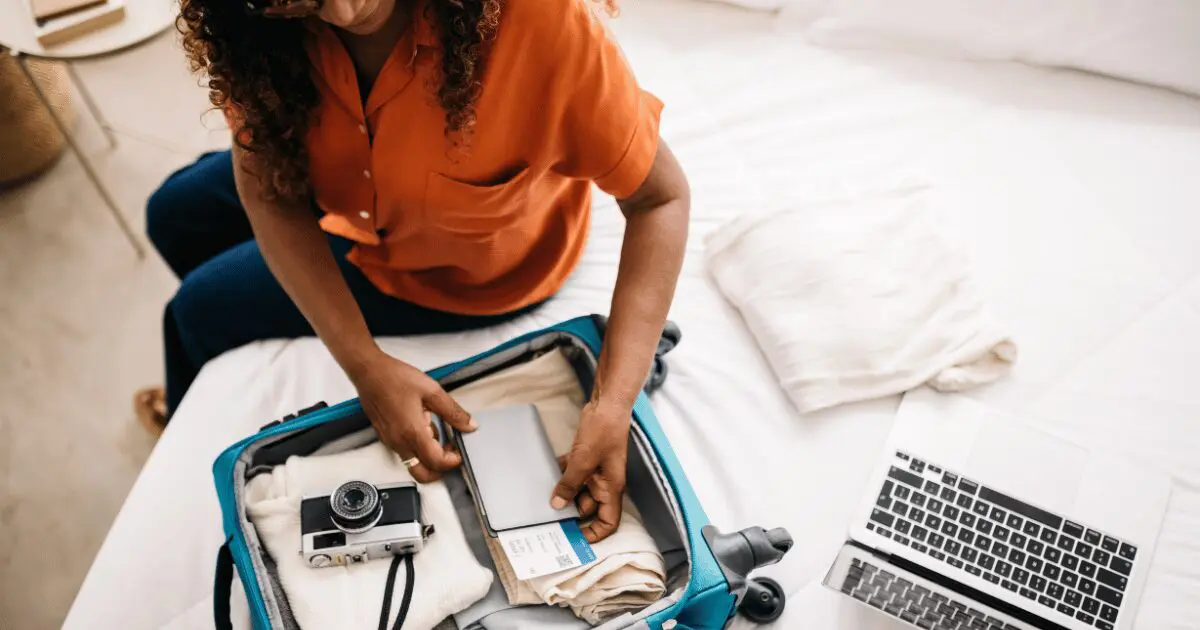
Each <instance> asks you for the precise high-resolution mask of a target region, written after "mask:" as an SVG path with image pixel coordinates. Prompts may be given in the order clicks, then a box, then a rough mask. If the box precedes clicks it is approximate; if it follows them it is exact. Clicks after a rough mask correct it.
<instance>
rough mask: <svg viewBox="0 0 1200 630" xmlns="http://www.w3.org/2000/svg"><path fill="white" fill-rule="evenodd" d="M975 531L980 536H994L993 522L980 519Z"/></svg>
mask: <svg viewBox="0 0 1200 630" xmlns="http://www.w3.org/2000/svg"><path fill="white" fill-rule="evenodd" d="M975 531H977V532H979V533H980V534H983V535H985V536H991V535H992V522H991V521H985V520H983V519H979V522H978V523H975Z"/></svg>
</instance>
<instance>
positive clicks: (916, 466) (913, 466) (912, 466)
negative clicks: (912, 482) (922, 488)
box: [908, 457, 925, 474]
mask: <svg viewBox="0 0 1200 630" xmlns="http://www.w3.org/2000/svg"><path fill="white" fill-rule="evenodd" d="M908 469H909V470H911V471H913V472H915V473H917V474H921V473H923V472H925V462H923V461H921V460H919V459H917V458H915V457H914V458H913V460H912V461H911V462H909V463H908Z"/></svg>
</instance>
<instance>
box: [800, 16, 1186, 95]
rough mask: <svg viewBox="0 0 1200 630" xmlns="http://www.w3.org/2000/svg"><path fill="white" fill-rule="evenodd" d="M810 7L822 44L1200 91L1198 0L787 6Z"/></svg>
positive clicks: (816, 36)
mask: <svg viewBox="0 0 1200 630" xmlns="http://www.w3.org/2000/svg"><path fill="white" fill-rule="evenodd" d="M814 6H815V7H816V8H815V9H814ZM813 10H816V11H817V12H819V14H820V17H819V18H818V19H817V20H816V21H815V22H813V23H812V24H811V26H810V27H809V29H808V32H809V35H810V39H812V40H813V41H814V42H815V43H819V44H823V45H830V46H842V47H857V48H904V49H906V50H910V51H913V52H918V53H934V54H940V55H949V56H954V57H960V58H967V59H989V60H1004V61H1024V62H1029V63H1035V64H1040V65H1046V66H1061V67H1070V68H1078V69H1081V70H1088V71H1091V72H1096V73H1100V74H1106V75H1110V76H1114V77H1120V78H1123V79H1131V80H1134V81H1138V82H1141V83H1147V84H1150V85H1157V86H1162V87H1167V88H1172V89H1175V90H1179V91H1182V92H1186V93H1189V94H1195V95H1200V0H907V1H898V0H819V2H817V3H816V4H815V5H814V3H813V0H809V1H808V2H797V3H796V4H795V9H793V10H785V14H790V13H792V12H793V11H796V12H799V13H801V14H807V13H811V12H812V11H813Z"/></svg>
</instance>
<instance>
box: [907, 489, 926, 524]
mask: <svg viewBox="0 0 1200 630" xmlns="http://www.w3.org/2000/svg"><path fill="white" fill-rule="evenodd" d="M918 496H919V495H915V494H914V495H913V498H914V499H915V498H917V497H918ZM908 518H909V519H911V520H913V521H915V522H917V523H918V524H919V523H924V522H925V512H924V511H923V510H919V509H917V508H915V507H914V508H912V509H910V510H909V511H908Z"/></svg>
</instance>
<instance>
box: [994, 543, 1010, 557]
mask: <svg viewBox="0 0 1200 630" xmlns="http://www.w3.org/2000/svg"><path fill="white" fill-rule="evenodd" d="M992 555H994V556H996V557H997V558H1007V557H1008V545H1006V544H1004V543H1002V542H1000V541H999V540H997V541H996V542H994V543H992Z"/></svg>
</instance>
